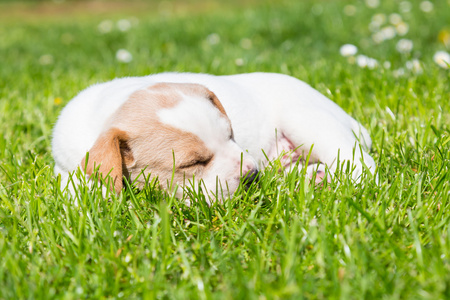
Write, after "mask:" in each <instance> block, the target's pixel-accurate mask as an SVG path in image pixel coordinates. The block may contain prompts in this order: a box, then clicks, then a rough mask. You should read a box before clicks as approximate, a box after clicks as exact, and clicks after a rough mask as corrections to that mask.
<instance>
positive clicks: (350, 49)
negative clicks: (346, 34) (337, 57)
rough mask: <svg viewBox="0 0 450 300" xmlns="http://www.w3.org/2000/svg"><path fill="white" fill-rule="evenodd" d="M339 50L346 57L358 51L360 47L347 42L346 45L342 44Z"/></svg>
mask: <svg viewBox="0 0 450 300" xmlns="http://www.w3.org/2000/svg"><path fill="white" fill-rule="evenodd" d="M339 52H340V53H341V55H342V56H344V57H347V56H353V55H355V54H356V53H357V52H358V48H357V47H356V46H355V45H352V44H345V45H342V46H341V48H340V49H339Z"/></svg>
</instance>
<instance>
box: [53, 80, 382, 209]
mask: <svg viewBox="0 0 450 300" xmlns="http://www.w3.org/2000/svg"><path fill="white" fill-rule="evenodd" d="M370 147H371V139H370V136H369V134H368V133H367V131H366V129H365V128H363V127H362V125H361V124H359V123H358V122H357V121H355V120H354V119H353V118H352V117H350V116H349V115H348V114H346V113H345V112H344V111H343V110H342V109H341V108H340V107H339V106H338V105H336V104H335V103H334V102H332V101H331V100H329V99H328V98H326V97H325V96H323V95H322V94H320V93H319V92H318V91H316V90H314V89H313V88H312V87H310V86H309V85H307V84H306V83H304V82H302V81H300V80H298V79H295V78H293V77H290V76H287V75H281V74H273V73H251V74H240V75H231V76H213V75H207V74H190V73H162V74H156V75H150V76H146V77H130V78H121V79H115V80H113V81H110V82H106V83H101V84H96V85H94V86H91V87H89V88H87V89H86V90H84V91H82V92H81V93H80V94H79V95H78V96H76V97H75V98H74V99H73V100H72V101H70V102H69V104H68V105H67V106H66V107H65V108H64V109H63V111H62V112H61V115H60V117H59V119H58V121H57V123H56V126H55V128H54V132H53V143H52V148H53V156H54V159H55V173H56V174H61V179H62V185H63V187H66V186H67V185H68V183H69V181H73V183H74V184H75V185H77V184H78V182H77V179H76V178H75V176H73V178H72V180H69V177H70V174H71V173H73V171H75V170H77V168H81V169H82V170H83V171H84V172H85V174H87V175H92V173H93V172H95V171H97V170H98V172H99V174H101V176H103V177H104V178H105V179H106V178H108V179H109V182H110V183H111V185H110V186H109V188H110V189H113V190H115V191H116V192H117V193H119V192H120V191H121V189H122V188H123V182H122V179H123V177H124V176H125V177H126V178H128V179H129V180H131V181H134V182H135V183H136V185H137V186H138V187H139V188H142V187H143V185H144V184H145V182H146V178H147V179H148V177H149V176H150V178H153V177H158V179H159V182H160V184H161V185H162V186H163V187H166V186H165V185H166V183H168V182H171V181H172V179H173V182H174V183H176V184H178V185H180V186H181V187H183V186H185V185H189V186H194V187H195V186H198V184H199V183H200V182H201V185H202V187H203V191H204V192H207V193H208V194H209V195H210V198H211V199H215V198H214V197H218V198H219V199H222V197H224V196H225V197H226V196H228V195H230V194H232V193H233V192H234V191H235V190H236V189H237V188H238V186H239V183H240V180H241V179H242V177H245V176H246V177H248V178H254V177H255V176H256V174H257V172H258V170H260V169H261V168H264V167H265V166H267V165H268V163H269V162H270V161H271V160H273V159H275V158H279V157H281V161H282V164H283V165H284V166H285V167H286V168H287V169H289V168H290V166H292V165H294V164H295V163H299V164H300V165H301V164H302V163H305V159H306V157H307V156H308V154H309V152H310V151H311V149H312V151H311V155H310V158H309V161H308V166H305V167H307V173H308V174H309V176H317V177H318V179H319V180H321V179H322V177H323V176H324V174H325V173H324V171H325V165H326V166H327V167H328V168H329V172H330V176H332V174H333V172H334V171H335V170H336V168H337V166H338V158H339V162H344V161H349V162H350V163H351V164H352V165H353V167H354V168H353V171H352V173H351V175H352V177H353V178H354V179H355V180H359V178H360V176H361V174H362V172H363V169H364V165H365V166H366V167H367V168H368V170H369V171H370V172H371V173H374V171H375V162H374V160H373V159H372V157H371V156H370V155H369V154H368V153H367V151H368V150H369V149H370ZM87 153H88V155H87ZM313 174H314V175H313ZM73 188H74V186H73V184H69V190H72V191H73ZM216 193H217V194H219V195H216ZM182 195H183V189H182V188H179V189H178V190H177V196H178V197H181V196H182ZM211 201H212V200H211Z"/></svg>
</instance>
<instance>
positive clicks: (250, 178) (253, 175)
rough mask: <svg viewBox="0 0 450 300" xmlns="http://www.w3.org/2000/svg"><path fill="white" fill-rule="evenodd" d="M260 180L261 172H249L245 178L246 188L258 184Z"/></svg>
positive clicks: (255, 170)
mask: <svg viewBox="0 0 450 300" xmlns="http://www.w3.org/2000/svg"><path fill="white" fill-rule="evenodd" d="M258 179H259V172H258V170H257V169H253V170H250V171H248V173H247V174H246V175H245V176H244V179H243V182H244V185H245V187H246V188H249V187H250V186H251V185H252V183H254V182H255V183H257V182H258Z"/></svg>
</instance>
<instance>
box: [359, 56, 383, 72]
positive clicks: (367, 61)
mask: <svg viewBox="0 0 450 300" xmlns="http://www.w3.org/2000/svg"><path fill="white" fill-rule="evenodd" d="M356 64H357V65H358V66H359V67H361V68H369V69H373V68H375V67H376V66H377V65H378V61H377V60H376V59H374V58H370V57H368V56H365V55H358V56H357V57H356Z"/></svg>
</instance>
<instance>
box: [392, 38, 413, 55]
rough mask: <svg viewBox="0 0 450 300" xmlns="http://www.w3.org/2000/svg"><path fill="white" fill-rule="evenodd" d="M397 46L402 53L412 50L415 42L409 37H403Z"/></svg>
mask: <svg viewBox="0 0 450 300" xmlns="http://www.w3.org/2000/svg"><path fill="white" fill-rule="evenodd" d="M395 48H396V49H397V51H398V52H400V53H409V52H411V51H412V48H413V42H412V41H411V40H408V39H401V40H399V41H398V42H397V46H395Z"/></svg>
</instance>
